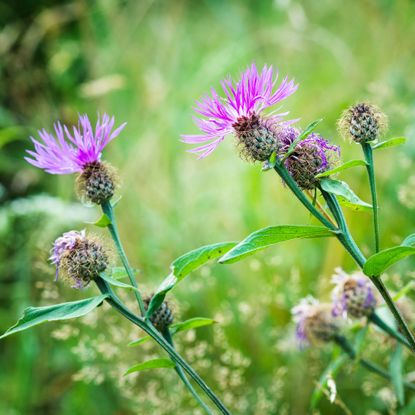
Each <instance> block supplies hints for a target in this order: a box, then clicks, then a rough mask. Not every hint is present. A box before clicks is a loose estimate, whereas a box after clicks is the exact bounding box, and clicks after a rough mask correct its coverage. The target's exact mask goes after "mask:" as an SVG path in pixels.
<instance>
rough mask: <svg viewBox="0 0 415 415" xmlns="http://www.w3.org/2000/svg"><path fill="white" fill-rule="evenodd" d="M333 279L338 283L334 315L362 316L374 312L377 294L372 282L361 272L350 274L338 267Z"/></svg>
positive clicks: (335, 288) (335, 292) (334, 293)
mask: <svg viewBox="0 0 415 415" xmlns="http://www.w3.org/2000/svg"><path fill="white" fill-rule="evenodd" d="M332 281H333V283H334V284H336V285H335V287H334V289H333V315H335V316H343V317H347V316H350V317H355V318H361V317H364V316H369V315H370V314H372V313H373V311H374V310H375V307H376V303H377V300H376V295H375V293H374V291H373V287H372V283H371V282H370V281H369V279H368V278H367V277H365V276H364V275H363V274H362V273H361V272H354V273H353V274H350V275H349V274H346V273H345V272H344V271H343V270H342V269H340V268H338V269H336V274H335V275H334V276H333V279H332Z"/></svg>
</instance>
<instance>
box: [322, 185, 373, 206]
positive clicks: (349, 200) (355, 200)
mask: <svg viewBox="0 0 415 415" xmlns="http://www.w3.org/2000/svg"><path fill="white" fill-rule="evenodd" d="M320 185H321V187H322V189H323V190H325V191H326V192H328V193H333V194H334V195H336V196H338V200H339V203H340V204H342V205H344V206H347V207H350V208H352V209H355V210H372V205H370V204H369V203H366V202H363V200H361V199H360V198H359V197H358V196H356V194H355V193H354V192H353V190H352V189H350V187H349V185H348V184H347V183H346V182H342V181H340V180H333V179H322V180H321V181H320Z"/></svg>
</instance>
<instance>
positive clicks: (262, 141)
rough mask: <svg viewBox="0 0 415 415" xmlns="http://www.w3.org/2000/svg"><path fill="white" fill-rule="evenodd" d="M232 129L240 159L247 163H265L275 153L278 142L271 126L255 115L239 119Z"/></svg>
mask: <svg viewBox="0 0 415 415" xmlns="http://www.w3.org/2000/svg"><path fill="white" fill-rule="evenodd" d="M232 127H233V128H234V130H235V134H236V137H237V139H238V145H239V146H240V154H241V157H242V158H244V159H246V160H248V161H266V160H268V159H269V158H270V156H271V154H272V153H273V152H274V151H277V149H278V142H277V137H276V135H275V131H274V128H273V126H272V125H271V123H270V122H267V121H266V120H264V119H261V118H260V117H259V116H258V115H256V114H255V113H252V114H250V115H247V116H245V115H244V116H241V117H239V118H238V120H237V121H236V122H235V123H234V124H233V125H232Z"/></svg>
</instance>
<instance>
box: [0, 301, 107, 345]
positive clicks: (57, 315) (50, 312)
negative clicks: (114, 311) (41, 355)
mask: <svg viewBox="0 0 415 415" xmlns="http://www.w3.org/2000/svg"><path fill="white" fill-rule="evenodd" d="M106 297H108V294H102V295H99V296H97V297H92V298H87V299H85V300H80V301H72V302H70V303H62V304H56V305H52V306H46V307H28V308H26V309H25V310H24V312H23V317H22V318H21V319H20V320H19V321H18V322H17V323H16V324H15V325H14V326H13V327H10V328H9V329H8V330H7V331H6V332H5V333H4V334H3V335H2V336H0V339H2V338H3V337H6V336H10V335H11V334H14V333H18V332H19V331H23V330H26V329H29V328H31V327H33V326H37V325H38V324H42V323H46V322H48V321H57V320H68V319H71V318H77V317H82V316H84V315H85V314H88V313H89V312H90V311H92V310H93V309H94V308H96V307H98V306H99V305H100V304H101V303H102V302H103V301H104V300H105V298H106Z"/></svg>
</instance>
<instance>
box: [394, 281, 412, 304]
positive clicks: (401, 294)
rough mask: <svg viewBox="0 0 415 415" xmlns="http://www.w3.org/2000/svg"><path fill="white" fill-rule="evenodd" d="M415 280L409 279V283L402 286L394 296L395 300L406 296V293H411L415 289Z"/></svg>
mask: <svg viewBox="0 0 415 415" xmlns="http://www.w3.org/2000/svg"><path fill="white" fill-rule="evenodd" d="M414 285H415V281H409V282H408V283H407V284H405V285H404V287H403V288H401V289H400V290H399V291H398V292H397V293H396V294H395V295H394V296H393V298H392V299H393V301H395V302H396V301H398V300H399V299H401V298H402V297H405V296H406V294H408V293H409V291H411V290H413V289H414Z"/></svg>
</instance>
